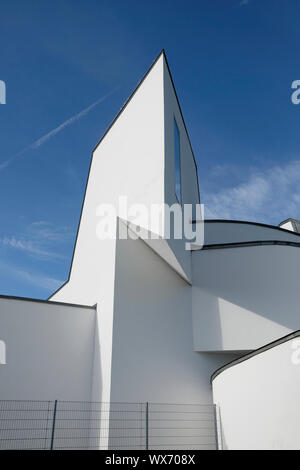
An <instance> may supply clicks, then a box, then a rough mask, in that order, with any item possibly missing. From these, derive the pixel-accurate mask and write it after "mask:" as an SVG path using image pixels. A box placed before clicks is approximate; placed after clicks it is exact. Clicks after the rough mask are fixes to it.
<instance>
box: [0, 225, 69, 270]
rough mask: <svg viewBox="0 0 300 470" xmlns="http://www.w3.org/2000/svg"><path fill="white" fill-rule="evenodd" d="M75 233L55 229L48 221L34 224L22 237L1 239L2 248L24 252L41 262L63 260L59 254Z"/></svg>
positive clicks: (61, 228) (62, 256)
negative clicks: (62, 245)
mask: <svg viewBox="0 0 300 470" xmlns="http://www.w3.org/2000/svg"><path fill="white" fill-rule="evenodd" d="M73 235H74V233H73V231H71V230H70V228H69V227H54V226H53V225H52V224H50V223H49V222H46V221H38V222H33V223H32V224H30V225H29V226H28V227H26V229H25V231H24V233H22V234H21V235H18V236H17V235H12V236H4V237H1V238H0V246H3V247H8V248H12V249H14V250H19V251H22V252H24V253H26V254H28V255H31V256H34V257H36V258H38V259H41V260H45V259H46V260H52V261H55V260H63V259H66V257H65V256H64V255H62V254H60V253H59V248H60V245H61V244H62V243H65V242H69V241H70V240H71V238H72V237H73Z"/></svg>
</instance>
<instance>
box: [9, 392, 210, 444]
mask: <svg viewBox="0 0 300 470" xmlns="http://www.w3.org/2000/svg"><path fill="white" fill-rule="evenodd" d="M0 449H1V450H5V449H31V450H38V449H40V450H42V449H49V450H51V449H59V450H62V449H66V450H67V449H100V450H105V449H111V450H142V449H149V450H154V449H160V450H161V449H183V450H185V449H195V450H196V449H201V450H204V449H216V430H215V414H214V407H213V405H201V404H197V405H193V404H171V403H166V404H160V403H124V402H122V403H103V402H86V401H80V402H77V401H57V400H55V401H29V400H26V401H25V400H22V401H21V400H19V401H16V400H0Z"/></svg>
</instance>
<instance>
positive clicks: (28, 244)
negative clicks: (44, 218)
mask: <svg viewBox="0 0 300 470" xmlns="http://www.w3.org/2000/svg"><path fill="white" fill-rule="evenodd" d="M0 244H1V245H2V246H8V247H10V248H15V249H17V250H21V251H24V252H26V253H29V254H31V255H35V256H38V257H39V258H42V259H44V258H56V259H65V257H64V256H62V255H59V254H58V253H55V252H51V251H46V250H42V249H40V248H39V247H38V246H37V245H36V244H34V243H33V242H32V241H30V240H24V239H17V238H15V237H4V238H0Z"/></svg>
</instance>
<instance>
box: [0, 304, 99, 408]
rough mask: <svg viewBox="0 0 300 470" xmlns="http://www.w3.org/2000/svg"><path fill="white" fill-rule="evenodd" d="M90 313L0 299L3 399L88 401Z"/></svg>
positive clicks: (91, 345) (91, 348) (92, 314)
mask: <svg viewBox="0 0 300 470" xmlns="http://www.w3.org/2000/svg"><path fill="white" fill-rule="evenodd" d="M95 316H96V312H95V310H94V309H90V308H85V307H77V306H76V307H72V306H68V305H57V304H55V303H50V302H49V303H44V302H36V301H30V300H16V299H5V298H0V338H1V340H2V341H5V344H6V364H5V365H0V399H1V400H55V399H58V400H87V401H90V400H91V392H92V365H93V357H94V334H95V332H94V329H95Z"/></svg>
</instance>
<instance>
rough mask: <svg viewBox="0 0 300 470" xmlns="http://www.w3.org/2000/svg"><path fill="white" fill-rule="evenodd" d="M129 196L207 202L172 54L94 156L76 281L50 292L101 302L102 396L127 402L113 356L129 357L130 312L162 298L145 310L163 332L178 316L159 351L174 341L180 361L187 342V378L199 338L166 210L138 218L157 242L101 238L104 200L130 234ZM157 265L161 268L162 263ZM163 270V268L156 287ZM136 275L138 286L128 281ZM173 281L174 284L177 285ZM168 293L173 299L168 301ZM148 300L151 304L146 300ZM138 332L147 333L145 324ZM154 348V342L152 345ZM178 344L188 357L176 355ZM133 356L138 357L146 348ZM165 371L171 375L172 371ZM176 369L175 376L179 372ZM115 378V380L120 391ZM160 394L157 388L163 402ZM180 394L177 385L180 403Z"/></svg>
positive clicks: (96, 387)
mask: <svg viewBox="0 0 300 470" xmlns="http://www.w3.org/2000/svg"><path fill="white" fill-rule="evenodd" d="M124 196H125V197H126V198H127V203H128V205H129V206H130V205H132V204H142V205H143V207H146V208H148V209H149V211H150V209H151V206H152V205H153V204H158V205H163V204H165V205H167V206H171V205H172V204H175V203H177V202H179V203H181V204H193V205H195V204H197V203H199V188H198V177H197V168H196V163H195V158H194V155H193V151H192V148H191V144H190V140H189V137H188V134H187V130H186V126H185V123H184V120H183V116H182V112H181V109H180V105H179V102H178V98H177V95H176V92H175V88H174V85H173V80H172V77H171V74H170V70H169V67H168V64H167V60H166V56H165V53H164V51H162V52H161V53H160V55H159V56H158V58H157V59H156V60H155V62H154V64H153V65H152V66H151V68H150V69H149V71H148V72H147V73H146V75H145V77H144V78H143V79H142V81H141V82H140V84H139V85H138V87H137V88H136V90H135V91H134V93H133V94H132V95H131V97H130V98H129V100H128V101H127V102H126V103H125V105H124V106H123V108H122V109H121V111H120V112H119V114H118V116H117V117H116V118H115V119H114V121H113V123H112V124H111V126H110V127H109V129H108V131H107V132H106V133H105V135H104V136H103V137H102V139H101V140H100V142H99V143H98V145H97V146H96V148H95V150H94V152H93V156H92V161H91V166H90V171H89V176H88V181H87V187H86V193H85V197H84V202H83V206H82V212H81V218H80V223H79V228H78V233H77V238H76V243H75V249H74V253H73V259H72V265H71V269H70V275H69V279H68V281H67V282H66V283H65V284H64V285H63V286H62V287H61V288H60V289H59V290H58V291H57V292H56V293H55V294H53V295H52V296H51V298H50V300H56V301H62V302H72V303H79V304H85V305H95V304H97V311H98V329H97V335H98V336H97V335H96V336H97V337H96V338H95V344H96V345H97V346H96V349H95V350H96V355H95V362H94V381H93V399H94V400H100V399H101V400H104V401H109V400H110V399H116V398H118V399H127V398H128V396H129V395H130V394H131V392H130V391H129V389H128V393H127V392H124V394H125V395H126V397H125V395H124V394H123V395H122V396H121V395H120V394H119V395H118V390H120V387H119V384H118V383H117V381H116V380H115V378H114V377H116V375H115V374H113V373H112V369H111V368H112V357H113V356H115V357H117V355H118V354H120V356H119V357H120V358H121V357H123V358H124V357H125V358H126V357H127V356H126V351H125V350H126V345H124V348H125V350H123V351H122V348H121V346H120V345H122V344H123V342H124V337H125V330H126V328H129V329H131V333H132V328H134V324H135V323H136V319H134V318H132V317H128V318H127V317H126V315H127V314H128V315H129V316H130V315H131V314H132V312H140V311H144V314H145V312H147V310H148V308H149V305H150V304H149V299H150V298H155V297H157V301H158V304H157V305H156V306H154V305H153V306H152V307H151V309H150V310H151V312H148V313H147V319H146V320H147V321H150V323H151V321H152V322H153V324H154V325H156V328H157V329H159V328H160V327H161V325H160V322H162V323H163V322H164V321H167V324H168V325H169V326H170V327H171V326H172V322H173V320H174V319H175V317H176V316H178V318H177V322H179V326H178V325H177V326H176V327H175V328H176V330H177V333H175V330H174V331H173V332H172V335H171V336H170V338H169V339H168V334H166V332H165V333H164V335H165V339H164V337H162V338H161V339H160V340H159V341H157V344H156V349H157V353H158V354H162V351H163V349H164V348H165V347H166V345H167V347H168V348H170V349H171V350H172V348H174V360H175V361H176V362H178V361H182V347H183V346H182V345H183V344H185V347H186V353H187V355H188V356H189V359H188V361H187V362H188V363H189V365H188V366H186V365H185V366H184V370H185V371H184V374H187V376H189V375H190V373H191V370H190V369H191V368H192V369H193V374H194V373H195V374H196V373H197V372H196V371H197V370H198V363H197V359H198V357H197V353H194V352H193V350H192V342H191V335H192V324H191V321H192V319H191V314H190V312H191V291H190V284H191V252H190V251H188V250H186V243H185V240H184V239H172V238H171V239H167V238H166V236H165V235H166V229H167V224H166V218H165V214H164V213H163V215H162V223H161V224H157V223H156V222H155V221H153V220H152V219H151V220H145V221H144V222H142V223H141V224H140V225H142V227H143V228H144V229H146V230H149V231H150V232H152V233H155V234H156V235H157V236H158V239H156V240H145V241H144V240H141V239H139V240H136V241H132V240H118V237H117V236H116V237H115V239H105V240H103V239H101V240H100V239H99V238H98V237H97V224H98V223H99V206H100V205H103V204H110V205H112V206H113V207H114V208H115V210H116V217H115V224H114V227H113V232H114V234H117V232H118V231H119V229H120V230H126V217H125V216H124V214H123V213H122V210H121V209H120V207H119V201H120V197H121V198H122V197H124ZM124 219H125V221H124ZM153 251H154V252H156V254H154V253H153ZM129 253H130V256H129ZM157 255H158V256H157ZM153 260H154V261H153ZM157 263H158V266H154V264H155V265H156V264H157ZM161 270H163V271H164V272H165V274H164V277H162V282H161V284H160V285H159V286H157V285H156V284H157V281H158V280H159V279H160V277H161V274H160V271H161ZM146 271H148V272H146ZM168 276H169V284H170V283H171V284H170V287H171V288H170V290H169V291H168V282H166V281H165V280H164V279H165V277H167V278H168ZM128 278H130V282H131V284H130V286H129V285H126V279H128ZM171 278H172V279H173V280H175V281H174V282H173V281H172V282H171ZM139 281H141V282H142V284H141V286H140V289H144V286H147V288H149V292H144V294H145V295H144V297H139V292H136V293H134V292H133V291H132V288H133V289H135V287H136V288H137V289H138V282H139ZM153 282H154V285H153ZM124 283H125V284H124ZM147 288H146V290H147ZM157 289H158V290H157ZM174 289H175V290H174ZM177 292H181V294H180V298H177V295H176V293H177ZM170 296H173V297H174V300H172V301H170ZM165 297H166V298H165ZM147 299H148V306H146V305H145V303H146V302H147ZM167 299H168V302H167ZM153 310H155V311H153ZM164 317H165V319H164ZM126 318H127V319H126ZM119 319H122V321H125V325H123V324H122V326H121V324H120V325H118V321H119ZM124 319H125V320H124ZM121 323H122V322H121ZM144 328H146V329H147V328H149V325H148V327H146V324H144V325H143V328H142V329H143V331H144ZM122 331H123V335H122V337H120V334H121V332H122ZM137 334H139V335H140V334H141V332H140V331H138V330H137ZM143 334H145V331H144V332H143ZM155 335H157V333H154V331H153V332H152V340H151V341H152V342H153V347H154V344H155ZM125 338H126V337H125ZM126 341H127V340H126V339H125V342H126ZM145 341H146V340H145ZM180 343H181V344H180ZM128 346H129V345H128ZM149 347H150V348H152V345H151V344H150V345H149ZM178 347H179V349H181V353H180V355H179V356H178V357H177V353H176V350H177V349H178ZM148 354H151V353H150V352H148ZM190 356H192V360H191V358H190ZM130 357H131V359H130ZM132 357H133V356H130V355H129V356H128V357H127V360H132ZM135 357H139V351H138V349H137V350H136V352H135ZM121 363H122V362H121V359H120V360H118V361H117V362H116V368H115V370H119V366H120V364H121ZM155 363H157V358H156V359H155ZM196 363H197V364H196ZM137 371H138V366H137V368H133V369H132V374H133V375H132V379H133V376H134V374H137V373H138V372H137ZM161 373H162V374H164V373H166V368H165V367H163V369H162V371H161ZM178 373H180V372H179V371H178V367H177V371H176V374H178ZM172 374H175V370H174V371H173V372H172V373H171V375H172ZM176 374H175V375H176ZM119 375H120V374H119ZM171 375H170V373H168V374H166V377H167V376H169V385H168V387H167V389H166V393H168V392H170V387H172V385H171V384H172V383H173V384H174V385H175V382H176V381H175V380H173V378H171ZM166 380H167V379H166ZM166 380H164V382H166ZM184 380H185V379H183V381H184ZM113 383H115V384H116V385H115V391H114V393H113V396H112V394H111V384H113ZM173 388H174V387H173ZM173 392H174V391H173ZM173 392H172V393H173ZM143 393H144V391H143ZM130 396H131V400H132V399H141V398H142V391H141V393H137V394H136V396H135V397H133V396H132V395H130ZM159 396H160V395H159V393H157V399H158V398H159ZM179 396H180V395H179V391H178V399H179ZM181 396H182V395H181ZM149 398H153V395H152V396H151V394H150V395H149ZM143 399H145V397H144V398H143ZM181 399H182V398H181Z"/></svg>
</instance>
